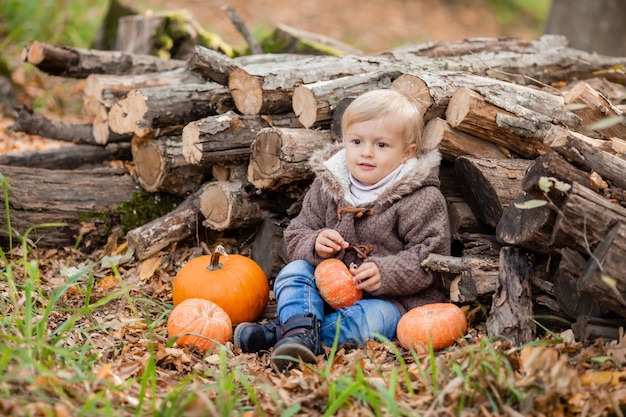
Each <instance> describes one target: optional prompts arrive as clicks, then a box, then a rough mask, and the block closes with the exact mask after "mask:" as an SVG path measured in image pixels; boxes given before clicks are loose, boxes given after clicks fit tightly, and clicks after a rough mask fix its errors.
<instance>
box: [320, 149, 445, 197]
mask: <svg viewBox="0 0 626 417" xmlns="http://www.w3.org/2000/svg"><path fill="white" fill-rule="evenodd" d="M440 163H441V154H440V153H439V150H437V149H432V150H429V151H427V152H425V153H422V154H419V155H417V156H416V157H415V158H411V159H409V160H408V161H406V162H405V163H404V164H403V166H402V168H400V173H399V175H398V179H397V180H396V181H395V182H394V184H393V185H392V186H390V187H389V188H387V189H386V190H385V191H383V193H382V194H381V195H379V196H378V198H377V199H376V200H375V201H374V202H372V203H370V204H373V203H374V204H381V205H387V204H391V203H393V202H395V201H397V200H399V199H401V198H402V197H403V196H405V195H407V194H410V193H412V192H414V191H415V190H417V189H419V188H422V187H426V186H434V187H439V186H440V182H439V165H440ZM309 164H310V166H311V169H312V170H313V172H314V173H315V175H316V176H317V177H318V178H319V179H320V180H321V181H322V189H323V190H324V191H325V192H327V193H328V194H330V196H331V197H332V198H333V199H334V200H335V201H337V202H338V203H344V204H349V205H353V204H352V197H351V196H350V176H349V173H348V165H347V164H346V151H345V149H344V146H343V144H342V143H340V142H338V143H332V144H330V145H328V146H326V147H325V148H322V149H320V150H317V151H315V152H314V153H313V154H312V155H311V158H310V159H309Z"/></svg>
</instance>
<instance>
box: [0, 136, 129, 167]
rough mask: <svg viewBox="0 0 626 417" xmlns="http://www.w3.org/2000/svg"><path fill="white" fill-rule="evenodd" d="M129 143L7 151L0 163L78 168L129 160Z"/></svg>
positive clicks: (2, 155)
mask: <svg viewBox="0 0 626 417" xmlns="http://www.w3.org/2000/svg"><path fill="white" fill-rule="evenodd" d="M131 159H132V153H131V149H130V143H128V142H126V143H111V144H109V145H107V146H95V145H74V146H62V147H58V148H51V149H44V150H41V151H22V152H7V153H4V154H1V155H0V165H10V166H20V167H29V168H43V169H66V170H67V169H78V168H82V167H85V166H92V165H94V166H99V167H101V168H104V166H102V165H103V163H105V162H108V161H113V160H121V161H130V160H131Z"/></svg>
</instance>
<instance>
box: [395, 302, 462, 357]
mask: <svg viewBox="0 0 626 417" xmlns="http://www.w3.org/2000/svg"><path fill="white" fill-rule="evenodd" d="M465 332H467V318H466V317H465V314H464V313H463V311H462V310H461V309H460V308H459V307H457V306H456V305H455V304H451V303H434V304H426V305H423V306H421V307H415V308H413V309H411V310H409V311H408V312H407V313H405V314H404V315H403V316H402V317H401V318H400V321H399V322H398V326H397V328H396V335H397V337H398V341H399V342H400V344H401V345H402V347H404V348H405V349H414V350H421V349H424V348H426V349H427V348H428V344H429V343H432V344H433V349H434V350H439V349H443V348H445V347H448V346H450V345H451V344H452V343H454V341H455V340H456V339H457V338H460V337H463V335H465Z"/></svg>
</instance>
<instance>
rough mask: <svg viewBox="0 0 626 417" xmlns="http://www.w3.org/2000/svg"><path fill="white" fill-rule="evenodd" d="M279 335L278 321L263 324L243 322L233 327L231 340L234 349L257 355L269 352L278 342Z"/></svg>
mask: <svg viewBox="0 0 626 417" xmlns="http://www.w3.org/2000/svg"><path fill="white" fill-rule="evenodd" d="M281 334H282V332H281V328H280V322H279V321H278V320H273V321H270V322H268V323H264V324H257V323H248V322H245V323H240V324H239V325H237V327H235V333H234V334H233V340H234V342H235V348H240V349H241V351H242V352H244V353H257V352H260V351H262V350H269V349H270V348H271V347H272V346H274V345H275V344H276V342H278V339H280V336H281Z"/></svg>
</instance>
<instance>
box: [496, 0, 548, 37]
mask: <svg viewBox="0 0 626 417" xmlns="http://www.w3.org/2000/svg"><path fill="white" fill-rule="evenodd" d="M488 3H489V6H490V7H491V10H493V13H494V16H495V17H496V19H497V20H498V22H499V23H500V25H502V28H503V30H504V31H505V32H506V28H507V27H511V26H516V27H520V26H524V27H528V28H531V29H533V30H535V31H536V32H537V34H541V33H543V29H544V25H545V22H546V20H547V19H548V14H549V13H550V7H552V0H488Z"/></svg>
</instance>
